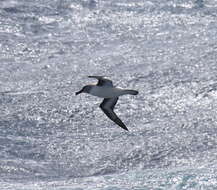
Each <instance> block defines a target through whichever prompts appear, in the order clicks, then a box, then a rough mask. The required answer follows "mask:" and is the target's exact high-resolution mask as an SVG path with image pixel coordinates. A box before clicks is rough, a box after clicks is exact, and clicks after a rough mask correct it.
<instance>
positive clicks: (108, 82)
mask: <svg viewBox="0 0 217 190" xmlns="http://www.w3.org/2000/svg"><path fill="white" fill-rule="evenodd" d="M88 77H89V78H95V79H98V83H97V86H110V87H113V83H112V81H111V80H109V79H106V78H104V77H103V76H88Z"/></svg>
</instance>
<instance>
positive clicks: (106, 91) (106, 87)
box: [75, 76, 138, 131]
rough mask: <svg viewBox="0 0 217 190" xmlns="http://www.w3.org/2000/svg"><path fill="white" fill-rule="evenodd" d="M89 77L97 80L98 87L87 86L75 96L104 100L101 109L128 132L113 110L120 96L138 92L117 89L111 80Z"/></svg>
mask: <svg viewBox="0 0 217 190" xmlns="http://www.w3.org/2000/svg"><path fill="white" fill-rule="evenodd" d="M88 77H89V78H95V79H97V80H98V83H97V84H96V85H86V86H84V87H83V88H82V89H81V90H80V91H78V92H76V93H75V94H76V95H78V94H80V93H88V94H91V95H93V96H97V97H100V98H104V99H103V101H102V103H101V104H100V108H101V109H102V111H103V112H104V113H105V114H106V115H107V117H108V118H109V119H111V120H112V121H114V122H115V123H116V124H117V125H119V126H120V127H121V128H122V129H125V130H127V131H128V128H127V127H126V125H125V124H124V123H123V122H122V121H121V120H120V118H119V117H118V116H117V115H116V114H115V112H114V111H113V110H114V107H115V105H116V103H117V101H118V98H119V96H122V95H126V94H130V95H137V94H138V91H136V90H129V89H121V88H117V87H115V86H113V83H112V81H111V80H109V79H107V78H105V77H103V76H88Z"/></svg>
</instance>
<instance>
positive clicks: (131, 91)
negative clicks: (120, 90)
mask: <svg viewBox="0 0 217 190" xmlns="http://www.w3.org/2000/svg"><path fill="white" fill-rule="evenodd" d="M125 92H126V94H131V95H137V94H138V93H139V92H138V91H137V90H125Z"/></svg>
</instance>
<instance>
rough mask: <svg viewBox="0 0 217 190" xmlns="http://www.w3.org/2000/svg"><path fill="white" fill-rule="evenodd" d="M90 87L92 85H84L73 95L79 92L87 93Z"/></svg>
mask: <svg viewBox="0 0 217 190" xmlns="http://www.w3.org/2000/svg"><path fill="white" fill-rule="evenodd" d="M91 87H92V86H91V85H87V86H84V87H83V88H82V89H81V90H80V91H78V92H76V93H75V95H78V94H80V93H89V92H90V90H91Z"/></svg>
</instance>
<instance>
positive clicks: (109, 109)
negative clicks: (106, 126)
mask: <svg viewBox="0 0 217 190" xmlns="http://www.w3.org/2000/svg"><path fill="white" fill-rule="evenodd" d="M117 101H118V97H116V98H105V99H104V100H103V102H102V103H101V104H100V108H101V109H102V111H103V112H104V113H105V114H106V115H107V116H108V118H109V119H111V120H112V121H114V122H115V123H116V124H117V125H119V126H120V127H121V128H122V129H125V130H127V131H128V129H127V127H126V126H125V124H124V123H123V122H122V121H121V120H120V118H119V117H118V116H117V115H116V114H115V112H114V111H113V110H114V107H115V104H116V103H117Z"/></svg>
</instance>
